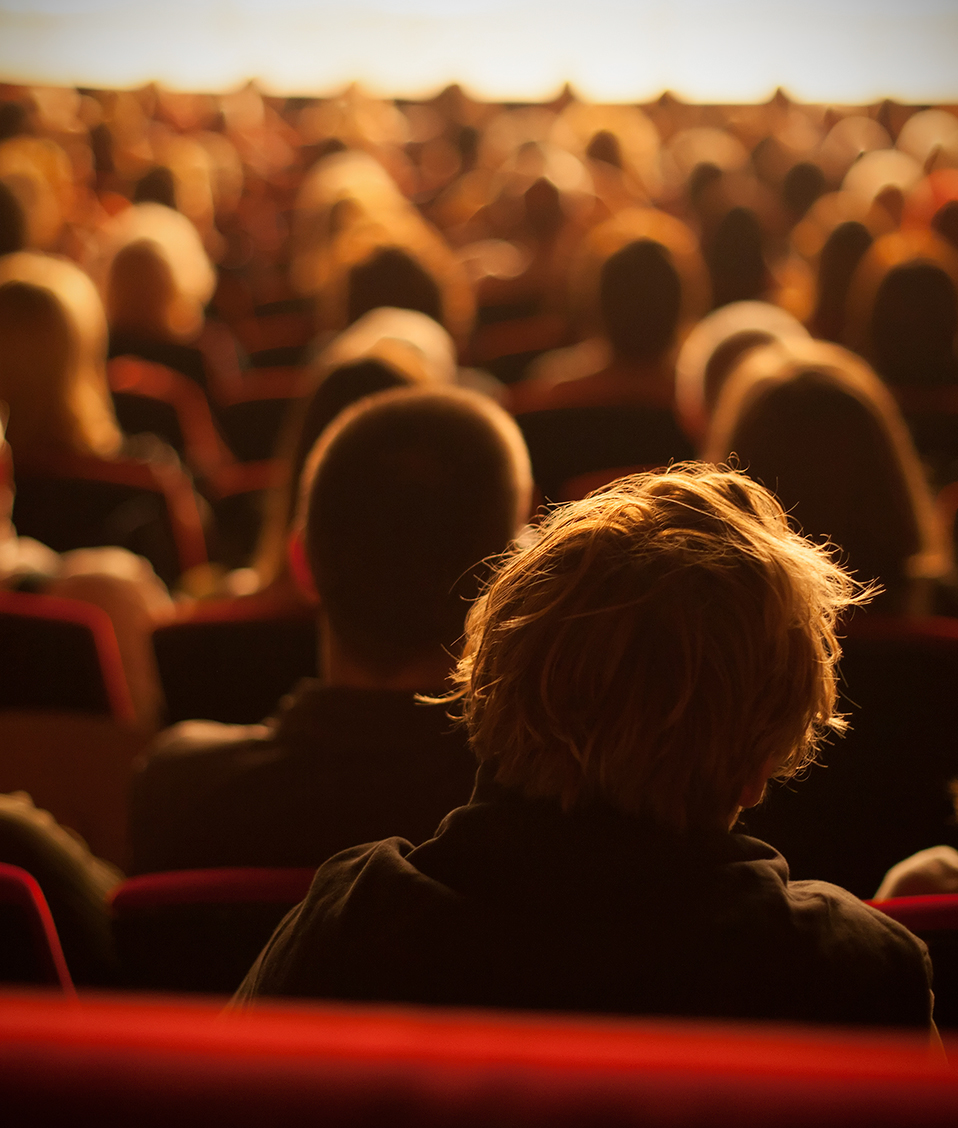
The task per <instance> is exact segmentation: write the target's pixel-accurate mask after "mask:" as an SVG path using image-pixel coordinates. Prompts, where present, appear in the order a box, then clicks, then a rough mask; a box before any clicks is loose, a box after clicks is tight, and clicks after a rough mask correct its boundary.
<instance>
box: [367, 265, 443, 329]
mask: <svg viewBox="0 0 958 1128" xmlns="http://www.w3.org/2000/svg"><path fill="white" fill-rule="evenodd" d="M381 306H392V307H394V308H395V309H415V310H419V312H420V313H424V314H426V316H427V317H431V318H432V319H433V321H438V322H439V324H440V325H443V324H445V322H444V320H443V309H442V292H441V291H440V289H439V286H438V284H437V282H436V280H435V278H433V277H432V275H431V274H430V273H429V272H428V271H427V270H426V269H425V268H424V267H423V266H421V265H420V264H419V263H418V262H416V260H415V259H414V258H412V257H411V256H410V255H408V254H406V252H405V251H403V250H400V248H399V247H384V248H383V249H382V250H379V251H376V252H375V253H373V254H372V255H370V257H369V258H367V259H366V260H365V261H364V262H361V263H359V264H358V265H357V266H354V267H353V268H352V270H351V271H350V272H349V279H348V282H347V305H346V316H347V321H348V324H350V325H352V323H353V322H354V321H358V320H359V318H360V317H362V316H363V314H364V313H369V311H370V310H372V309H379V308H380V307H381Z"/></svg>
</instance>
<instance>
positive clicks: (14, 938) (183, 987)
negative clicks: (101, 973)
mask: <svg viewBox="0 0 958 1128" xmlns="http://www.w3.org/2000/svg"><path fill="white" fill-rule="evenodd" d="M313 872H314V871H313V870H312V869H259V868H222V869H211V870H181V871H178V872H175V873H155V874H145V875H142V876H140V877H132V878H129V879H128V880H126V881H124V882H123V883H122V884H121V885H119V886H118V887H117V888H116V890H115V891H114V893H113V895H112V913H113V927H114V933H115V937H116V941H117V948H118V952H119V957H120V964H121V969H122V971H121V974H122V977H123V979H124V985H125V986H127V987H133V988H138V989H141V990H153V991H156V990H160V991H176V992H183V991H188V992H190V991H192V992H203V993H207V994H231V993H232V992H233V991H235V990H236V988H237V987H238V986H239V984H240V983H241V981H242V979H243V977H244V976H245V974H246V972H247V970H248V969H249V968H250V966H251V965H252V963H253V961H254V960H255V959H256V956H257V955H258V954H259V952H260V950H261V949H262V947H263V945H264V944H265V943H266V941H267V940H268V939H269V937H270V935H271V934H272V932H273V930H274V929H275V927H276V925H277V924H278V923H279V922H280V920H282V918H283V916H284V915H285V914H286V913H287V912H288V910H289V909H291V908H292V907H293V906H294V905H297V904H298V903H299V902H300V901H301V900H302V899H303V898H304V897H305V896H306V893H307V892H308V890H309V886H310V883H311V882H312V878H313ZM868 903H869V904H871V905H874V906H875V907H876V908H878V909H881V911H882V912H884V913H886V914H887V915H888V916H890V917H892V918H893V919H895V920H897V921H899V922H900V923H901V924H904V925H905V926H906V927H907V928H909V929H911V931H912V932H914V933H915V934H916V935H918V936H921V937H922V939H924V940H925V942H926V943H927V944H928V945H929V949H930V951H931V954H932V959H933V960H934V964H935V980H936V982H935V986H936V997H937V1003H936V1018H937V1021H938V1022H939V1023H940V1024H941V1025H942V1026H944V1027H953V1026H958V894H949V893H941V894H930V895H924V896H915V897H896V898H892V899H890V900H885V901H874V900H873V901H869V902H868ZM0 910H2V912H0V915H2V919H3V922H4V927H3V928H2V929H0V945H2V946H0V982H6V983H11V982H13V983H21V984H23V983H26V984H36V985H42V986H51V987H58V988H59V989H60V990H62V991H64V992H65V993H67V994H70V993H73V985H72V982H71V980H70V973H69V971H68V970H67V966H66V962H65V960H64V957H63V952H62V949H61V947H60V942H59V939H58V938H57V933H56V928H55V926H54V923H53V919H52V917H51V915H50V910H49V908H48V907H47V903H46V900H45V899H44V896H43V893H42V892H41V890H40V887H39V885H37V883H36V881H35V880H34V879H33V878H32V877H31V876H30V874H28V873H27V872H26V871H25V870H23V869H20V868H19V867H17V866H11V865H5V864H0Z"/></svg>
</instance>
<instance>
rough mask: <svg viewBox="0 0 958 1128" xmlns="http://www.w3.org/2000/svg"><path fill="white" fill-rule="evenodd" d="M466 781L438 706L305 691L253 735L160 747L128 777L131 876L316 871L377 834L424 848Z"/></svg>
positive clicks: (208, 732)
mask: <svg viewBox="0 0 958 1128" xmlns="http://www.w3.org/2000/svg"><path fill="white" fill-rule="evenodd" d="M475 773H476V762H475V758H474V757H473V755H472V753H471V751H470V750H469V747H468V745H467V742H466V736H465V733H464V732H462V731H461V730H458V729H455V728H454V727H453V725H452V722H451V721H450V720H449V718H448V717H447V716H446V713H445V710H444V708H443V706H441V705H422V704H420V703H419V702H417V701H416V700H415V697H414V695H413V694H412V693H410V692H405V691H382V692H380V691H374V690H360V689H341V688H330V687H325V686H322V685H320V683H319V682H315V681H306V682H303V683H301V684H300V686H298V687H297V689H296V691H295V693H294V694H292V695H291V696H290V697H289V698H286V699H285V700H284V703H283V705H282V708H281V710H280V712H279V715H278V716H277V717H276V718H274V719H271V720H268V721H266V722H265V723H263V724H261V725H222V724H216V723H213V722H210V721H186V722H184V723H183V724H180V725H176V726H174V727H173V728H171V729H168V730H167V731H166V732H165V733H162V734H161V735H160V737H159V738H158V740H157V742H156V743H155V745H154V746H153V748H152V749H151V750H150V751H149V752H148V753H147V755H146V756H145V757H143V758H142V760H141V761H140V762H139V764H138V770H137V771H136V774H135V777H134V782H133V794H132V809H131V819H130V830H131V836H132V844H133V867H132V872H134V873H150V872H155V871H159V870H172V869H194V868H204V867H209V866H318V865H319V864H320V862H323V861H325V860H326V859H327V858H329V857H331V856H332V855H333V854H335V853H337V852H338V851H340V850H343V849H345V848H346V847H347V846H353V845H355V844H356V843H357V842H367V841H369V840H370V839H372V838H382V837H383V836H384V835H389V834H399V835H402V836H403V837H405V838H409V839H411V840H412V841H413V842H422V841H423V840H424V839H426V838H429V837H430V836H431V835H432V834H433V833H434V832H435V830H436V827H437V826H438V825H439V823H440V821H441V820H442V818H443V816H444V815H445V814H446V813H447V812H448V811H449V810H451V809H452V808H453V807H455V806H458V805H459V804H461V803H465V802H466V801H467V800H468V798H469V795H470V793H471V791H472V785H473V779H474V777H475Z"/></svg>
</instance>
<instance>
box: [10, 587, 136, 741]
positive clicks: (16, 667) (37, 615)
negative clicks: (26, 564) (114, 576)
mask: <svg viewBox="0 0 958 1128" xmlns="http://www.w3.org/2000/svg"><path fill="white" fill-rule="evenodd" d="M0 709H55V710H61V711H62V710H67V711H69V710H74V711H77V712H81V713H93V714H100V715H103V716H109V717H112V718H113V719H114V720H116V721H118V722H120V723H124V724H132V723H133V721H134V720H135V712H134V708H133V701H132V699H131V697H130V690H129V687H128V685H127V682H126V675H125V674H124V672H123V665H122V662H121V659H120V651H119V647H118V646H117V641H116V635H115V634H114V631H113V624H112V623H111V622H110V617H109V616H108V615H107V613H106V612H105V611H103V610H102V609H101V608H99V607H95V606H94V605H93V604H92V603H85V602H83V601H81V600H78V599H62V598H60V597H58V596H50V595H34V594H31V593H26V592H13V591H3V590H0Z"/></svg>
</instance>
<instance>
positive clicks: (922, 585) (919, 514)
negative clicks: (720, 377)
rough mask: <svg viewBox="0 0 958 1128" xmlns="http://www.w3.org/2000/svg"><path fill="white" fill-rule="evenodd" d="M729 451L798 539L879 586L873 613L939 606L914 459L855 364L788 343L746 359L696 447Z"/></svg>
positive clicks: (937, 573) (944, 552)
mask: <svg viewBox="0 0 958 1128" xmlns="http://www.w3.org/2000/svg"><path fill="white" fill-rule="evenodd" d="M733 453H734V454H735V455H736V456H737V457H738V458H739V459H740V461H741V464H742V466H743V467H745V468H746V470H747V472H748V474H749V476H750V477H752V478H754V479H756V481H759V482H762V483H763V484H764V485H766V486H768V487H769V488H774V490H775V494H776V496H777V497H778V499H779V500H780V501H781V502H782V504H783V505H784V506H785V508H786V510H787V511H788V513H789V514H790V516H791V517H792V518H793V520H794V521H795V522H796V524H797V525H798V526H799V527H800V528H801V529H802V531H803V532H804V533H805V534H806V535H807V536H810V537H813V538H815V539H816V540H819V541H829V542H830V543H831V544H833V545H836V546H838V547H839V548H840V549H841V551H842V553H843V559H844V561H845V563H846V564H847V566H848V567H849V568H850V569H851V570H852V571H853V572H854V573H855V575H856V576H857V578H858V579H860V580H875V581H878V582H879V583H880V584H881V587H882V591H881V593H880V595H879V596H878V597H877V598H876V599H875V601H874V604H873V607H874V609H875V610H881V611H883V612H884V613H886V614H927V613H928V612H930V611H931V610H932V608H933V607H934V606H935V603H936V600H942V599H946V598H947V597H948V587H947V580H948V578H949V575H950V571H951V566H952V561H951V554H950V552H949V549H948V544H947V538H946V536H945V534H944V531H943V529H942V528H941V525H940V522H939V519H938V516H937V514H936V511H935V507H934V501H933V499H932V496H931V492H930V490H929V488H928V484H927V482H926V481H925V478H924V475H923V472H922V467H921V463H920V461H919V459H918V454H917V452H916V450H915V447H914V444H913V443H912V441H911V437H910V436H909V434H908V428H907V427H906V425H905V422H904V420H903V419H902V417H901V413H900V411H899V410H898V407H897V405H896V404H895V401H894V399H893V398H892V396H891V394H890V393H889V391H888V389H887V388H886V387H885V385H884V384H883V383H882V381H881V380H879V378H878V377H877V376H876V375H875V373H874V372H873V371H872V370H871V369H870V368H869V367H868V365H867V364H866V363H865V362H864V361H863V360H862V359H861V358H860V357H858V356H856V355H855V354H854V353H851V352H849V351H848V350H847V349H843V348H841V347H840V346H839V345H832V344H829V343H826V342H824V341H813V340H809V339H805V340H802V339H801V338H800V337H797V336H793V337H791V338H783V339H782V340H780V341H779V342H778V343H776V344H770V345H765V346H763V347H760V348H756V349H754V350H753V351H751V352H749V353H747V354H745V355H744V356H743V357H742V358H741V359H740V361H739V363H738V364H737V366H736V367H735V368H734V370H733V371H732V372H731V374H730V375H729V378H728V381H727V382H726V384H725V387H724V389H723V391H722V394H721V395H720V397H719V400H718V403H717V405H716V407H715V411H714V414H713V418H712V426H711V429H710V432H709V435H708V438H707V439H706V442H705V447H704V457H705V458H706V459H707V460H708V461H710V462H714V463H722V462H725V461H726V460H727V459H728V458H729V457H730V456H731V455H732V454H733Z"/></svg>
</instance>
